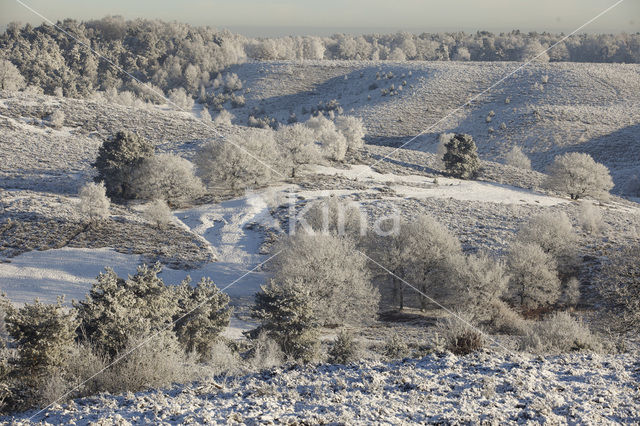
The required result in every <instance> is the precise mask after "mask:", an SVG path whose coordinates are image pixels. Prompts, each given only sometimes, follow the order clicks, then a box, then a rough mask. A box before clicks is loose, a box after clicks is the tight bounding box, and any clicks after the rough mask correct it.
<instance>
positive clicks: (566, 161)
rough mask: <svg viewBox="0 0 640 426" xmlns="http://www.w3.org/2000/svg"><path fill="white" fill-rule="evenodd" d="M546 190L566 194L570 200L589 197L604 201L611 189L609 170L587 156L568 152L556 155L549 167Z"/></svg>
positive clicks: (611, 182) (611, 181)
mask: <svg viewBox="0 0 640 426" xmlns="http://www.w3.org/2000/svg"><path fill="white" fill-rule="evenodd" d="M545 186H546V187H547V188H548V189H552V190H554V191H559V192H563V193H565V194H568V195H569V196H570V197H571V199H572V200H577V199H579V198H582V197H587V196H591V197H593V198H596V199H606V198H607V197H608V195H609V191H610V190H611V189H612V188H613V180H612V179H611V175H610V174H609V170H608V169H607V168H606V166H604V165H603V164H600V163H596V162H595V161H594V160H593V158H591V156H590V155H589V154H585V153H581V152H570V153H567V154H563V155H558V156H557V157H556V158H555V160H554V161H553V164H551V166H549V177H548V178H547V180H546V182H545Z"/></svg>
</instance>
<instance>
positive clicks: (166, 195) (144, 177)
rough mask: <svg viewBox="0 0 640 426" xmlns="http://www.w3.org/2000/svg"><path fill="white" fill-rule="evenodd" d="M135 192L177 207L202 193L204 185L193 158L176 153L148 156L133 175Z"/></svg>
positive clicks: (136, 194) (148, 198) (138, 196)
mask: <svg viewBox="0 0 640 426" xmlns="http://www.w3.org/2000/svg"><path fill="white" fill-rule="evenodd" d="M131 186H132V192H133V194H134V195H135V197H136V198H140V199H143V200H155V199H161V200H165V201H167V202H168V203H169V204H172V205H175V206H178V205H182V204H184V203H186V202H189V201H191V200H193V199H194V198H197V197H199V196H201V195H202V194H203V193H204V186H203V184H202V182H201V181H200V179H199V178H198V177H196V176H195V175H194V167H193V164H191V162H190V161H188V160H186V159H184V158H182V157H179V156H177V155H173V154H158V155H154V156H153V157H149V158H146V159H144V160H143V161H142V163H141V164H140V166H139V167H138V168H137V169H136V170H135V172H134V173H133V177H132V184H131Z"/></svg>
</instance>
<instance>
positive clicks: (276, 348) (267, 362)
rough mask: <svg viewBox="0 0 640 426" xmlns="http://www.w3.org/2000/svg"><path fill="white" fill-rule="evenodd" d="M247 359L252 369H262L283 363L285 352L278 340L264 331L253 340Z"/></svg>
mask: <svg viewBox="0 0 640 426" xmlns="http://www.w3.org/2000/svg"><path fill="white" fill-rule="evenodd" d="M247 361H248V365H249V367H250V368H251V369H252V370H254V371H261V370H265V369H268V368H273V367H276V366H278V365H281V364H282V362H283V361H284V353H283V352H282V349H280V345H279V344H278V342H276V341H275V340H274V339H272V338H271V337H269V335H268V333H266V332H264V331H263V332H261V333H258V335H257V337H255V338H254V339H252V340H251V349H250V350H249V354H248V358H247Z"/></svg>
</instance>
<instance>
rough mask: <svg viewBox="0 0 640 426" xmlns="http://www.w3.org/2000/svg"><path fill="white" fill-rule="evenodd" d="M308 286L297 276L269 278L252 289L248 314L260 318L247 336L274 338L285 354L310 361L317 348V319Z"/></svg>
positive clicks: (313, 357)
mask: <svg viewBox="0 0 640 426" xmlns="http://www.w3.org/2000/svg"><path fill="white" fill-rule="evenodd" d="M312 301H313V298H312V297H311V296H310V294H309V290H308V289H307V288H306V287H305V285H304V284H302V283H301V282H300V281H299V280H297V279H293V278H286V279H284V280H283V281H282V282H276V281H274V280H272V281H270V282H269V284H267V285H265V286H263V287H262V290H261V291H260V292H258V293H256V296H255V305H254V306H253V309H252V312H251V316H252V317H253V318H255V319H257V320H259V321H260V326H259V327H258V328H257V329H255V330H252V332H251V336H252V337H257V336H259V335H260V334H261V333H263V332H264V333H266V334H267V336H269V337H270V338H272V339H274V340H275V341H276V342H278V344H279V345H280V348H281V349H282V351H283V352H284V353H285V355H288V356H291V357H292V358H294V359H296V360H299V361H301V362H311V361H313V360H314V359H315V358H316V354H317V350H318V322H317V320H316V315H315V312H314V307H313V304H312Z"/></svg>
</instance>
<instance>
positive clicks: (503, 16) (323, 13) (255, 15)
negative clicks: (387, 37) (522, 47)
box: [0, 0, 640, 36]
mask: <svg viewBox="0 0 640 426" xmlns="http://www.w3.org/2000/svg"><path fill="white" fill-rule="evenodd" d="M19 1H20V2H22V3H24V4H26V5H28V6H29V7H31V8H33V9H34V10H35V11H37V12H38V13H40V14H41V15H43V16H44V17H46V18H48V19H50V20H52V21H56V20H59V19H63V18H75V19H78V20H86V19H94V18H101V17H104V16H108V15H122V16H124V17H125V18H131V19H133V18H149V19H153V18H158V19H162V20H165V21H179V22H187V23H190V24H195V25H209V26H212V27H215V28H218V29H222V28H228V29H230V30H232V31H235V32H240V33H243V34H245V35H248V36H280V35H302V34H309V35H329V34H333V33H336V32H344V33H353V34H362V33H370V32H396V31H409V32H418V33H419V32H442V31H467V32H475V31H478V30H487V31H493V32H501V31H510V30H512V29H520V30H521V31H549V32H558V33H559V32H564V33H569V32H572V31H573V30H575V29H576V28H578V27H579V26H581V25H582V24H584V23H585V22H587V21H589V20H590V19H592V18H593V17H595V16H596V15H598V14H599V13H600V12H602V11H603V10H605V9H607V8H608V7H609V6H612V5H613V4H615V3H616V2H617V0H218V1H216V0H172V1H170V0H100V1H95V0H19ZM13 21H18V22H22V23H27V22H29V23H32V24H36V25H37V24H40V23H41V22H42V21H43V19H42V18H41V17H39V16H37V15H36V14H34V13H33V12H31V11H29V10H28V9H27V8H25V7H24V6H22V5H21V4H20V3H19V2H18V1H17V0H0V28H3V29H4V28H5V27H6V25H7V24H8V23H9V22H13ZM581 32H592V33H598V32H606V33H619V32H629V33H631V32H633V33H635V32H640V0H624V1H623V2H622V3H621V4H619V5H618V6H616V7H615V8H614V9H612V10H611V11H610V12H608V13H607V14H606V15H604V16H602V17H601V18H599V19H597V20H596V21H594V22H593V23H592V24H590V25H589V26H588V27H585V28H584V29H583V30H582V31H581Z"/></svg>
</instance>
